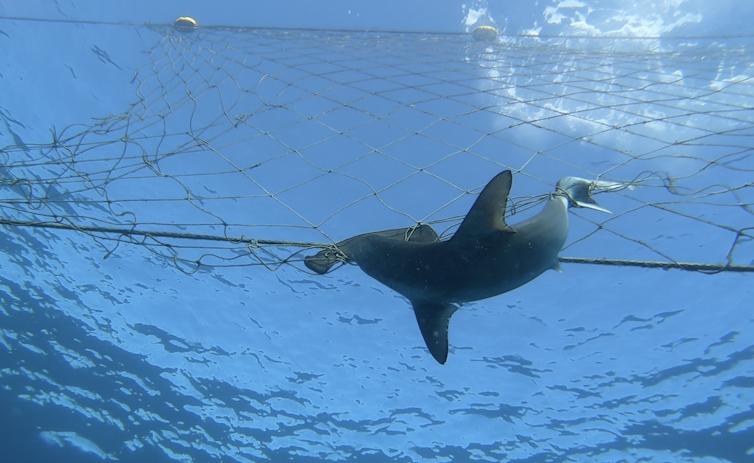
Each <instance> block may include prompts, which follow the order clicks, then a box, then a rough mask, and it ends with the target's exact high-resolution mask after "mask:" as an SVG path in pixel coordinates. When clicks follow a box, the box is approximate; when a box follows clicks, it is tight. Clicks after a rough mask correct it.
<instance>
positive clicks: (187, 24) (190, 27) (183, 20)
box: [173, 16, 199, 32]
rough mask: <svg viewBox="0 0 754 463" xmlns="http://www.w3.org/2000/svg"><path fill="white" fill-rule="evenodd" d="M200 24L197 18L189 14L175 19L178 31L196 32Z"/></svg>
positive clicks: (174, 24) (174, 25) (174, 23)
mask: <svg viewBox="0 0 754 463" xmlns="http://www.w3.org/2000/svg"><path fill="white" fill-rule="evenodd" d="M198 26H199V25H198V24H197V23H196V20H195V19H194V18H190V17H188V16H181V17H180V18H178V19H176V20H175V21H173V27H175V28H176V29H178V31H180V32H194V30H195V29H196V28H197V27H198Z"/></svg>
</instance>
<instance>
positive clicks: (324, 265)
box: [304, 224, 440, 275]
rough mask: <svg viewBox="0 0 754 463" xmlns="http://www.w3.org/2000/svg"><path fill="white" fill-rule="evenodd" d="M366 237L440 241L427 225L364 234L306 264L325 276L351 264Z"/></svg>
mask: <svg viewBox="0 0 754 463" xmlns="http://www.w3.org/2000/svg"><path fill="white" fill-rule="evenodd" d="M364 236H381V237H383V238H389V239H396V240H402V241H416V242H422V243H434V242H435V241H439V240H440V238H439V237H438V236H437V232H435V230H434V229H433V228H432V227H431V226H429V225H425V224H422V225H419V226H418V227H408V228H394V229H392V230H383V231H378V232H371V233H364V234H361V235H356V236H354V237H351V238H348V239H346V240H343V241H341V242H339V243H338V244H336V245H335V246H334V247H329V248H327V249H323V250H321V251H319V252H318V253H317V254H315V255H313V256H308V257H305V258H304V264H305V265H306V266H307V268H309V270H311V271H312V272H315V273H318V274H320V275H324V274H325V273H327V272H329V271H330V269H331V268H332V266H333V265H335V264H337V263H338V262H344V263H346V262H349V261H350V254H351V250H352V247H353V246H354V244H355V243H356V242H357V241H358V240H359V239H360V238H362V237H364Z"/></svg>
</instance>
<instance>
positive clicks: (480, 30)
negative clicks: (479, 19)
mask: <svg viewBox="0 0 754 463" xmlns="http://www.w3.org/2000/svg"><path fill="white" fill-rule="evenodd" d="M471 34H472V35H473V36H474V38H475V39H477V40H479V41H480V42H494V41H495V39H497V28H495V27H493V26H478V27H476V28H474V31H473V32H472V33H471Z"/></svg>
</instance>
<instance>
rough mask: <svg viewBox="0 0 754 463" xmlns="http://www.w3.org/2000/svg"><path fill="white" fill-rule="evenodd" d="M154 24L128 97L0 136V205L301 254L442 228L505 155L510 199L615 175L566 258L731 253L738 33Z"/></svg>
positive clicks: (745, 127)
mask: <svg viewBox="0 0 754 463" xmlns="http://www.w3.org/2000/svg"><path fill="white" fill-rule="evenodd" d="M160 32H161V34H162V39H161V40H160V41H159V43H157V44H156V45H155V46H154V48H153V49H152V50H150V52H149V56H150V57H151V63H149V64H148V65H146V66H144V67H142V68H141V69H138V70H137V71H136V73H135V75H134V76H135V77H134V82H133V85H134V87H135V89H136V92H135V95H134V103H133V105H132V106H131V107H129V108H127V109H126V110H125V111H124V112H122V113H120V114H116V115H110V116H107V117H105V118H102V119H98V120H96V122H95V123H93V124H88V125H79V126H71V127H67V128H65V129H63V130H56V131H54V132H53V141H52V142H45V143H40V144H38V145H35V146H32V145H28V146H24V147H19V146H15V145H11V146H6V147H4V148H2V152H1V154H0V162H1V163H2V166H1V167H0V174H1V175H2V185H1V186H2V187H1V188H0V201H2V208H0V211H1V212H0V220H1V221H2V223H4V224H6V225H8V226H32V227H36V226H43V227H48V228H61V229H68V230H74V231H75V232H77V233H81V234H87V235H90V236H91V237H92V238H93V239H94V240H96V241H97V242H98V243H100V244H101V245H102V246H103V247H104V252H105V254H109V253H111V252H113V251H114V250H116V249H117V247H118V246H119V245H120V244H122V243H124V242H127V243H135V244H138V245H141V246H146V247H148V248H149V249H151V250H152V251H154V252H155V253H157V254H159V255H162V256H166V257H167V258H169V259H172V260H173V261H174V262H175V263H176V264H177V265H178V266H179V268H181V269H184V270H187V271H192V270H195V269H196V268H199V267H198V266H200V265H211V266H218V265H265V266H267V267H269V268H271V269H275V268H278V267H279V266H280V265H281V264H283V263H289V264H293V265H296V266H297V267H299V268H303V267H302V266H301V265H300V261H301V260H302V258H303V256H304V255H307V254H311V252H309V251H310V250H312V249H314V248H317V247H321V246H326V245H331V244H332V243H334V242H337V241H338V240H342V239H344V238H347V237H349V236H350V235H353V234H355V233H363V232H368V231H373V230H381V229H387V228H397V227H408V226H411V225H415V224H417V223H429V224H433V226H435V227H436V228H437V229H438V231H439V232H443V233H444V236H446V237H447V236H449V235H450V234H451V233H452V231H453V225H454V224H456V225H457V224H458V223H459V221H460V219H461V218H462V217H463V215H464V214H465V212H466V211H467V210H468V207H469V206H470V204H471V203H472V201H473V194H474V193H478V192H479V191H480V188H481V187H483V186H484V184H485V183H486V182H487V181H488V180H489V179H490V178H491V177H492V176H493V175H494V174H496V173H497V172H499V171H501V170H503V169H506V168H510V169H512V170H513V171H514V172H515V175H514V186H513V195H514V196H515V197H514V198H513V201H511V208H510V209H511V210H510V211H509V213H514V212H515V213H516V214H522V217H523V216H525V214H526V213H527V209H529V207H530V206H531V207H532V209H531V210H532V211H534V210H536V207H534V206H536V205H537V203H538V202H541V201H542V200H544V199H545V198H546V197H547V196H546V194H547V193H548V192H550V191H552V190H553V185H554V184H555V183H556V182H557V180H558V179H559V178H560V177H563V176H567V175H575V176H580V177H584V178H588V179H592V178H594V179H597V178H600V179H604V180H611V181H618V182H623V183H625V184H626V185H629V184H630V185H632V186H633V188H632V189H625V190H622V191H619V192H612V193H609V194H606V195H604V196H599V197H597V198H596V199H597V200H598V201H599V202H600V203H601V204H602V205H604V206H606V207H608V208H609V209H611V210H612V212H613V213H614V214H613V215H606V214H600V213H594V212H593V211H590V212H580V211H575V215H572V217H573V220H572V225H571V232H570V236H571V239H570V241H569V245H568V246H567V247H566V249H565V250H564V251H563V253H562V256H565V258H568V257H572V258H574V259H573V260H574V261H578V259H579V258H583V259H586V260H588V259H607V261H605V262H610V261H612V262H613V263H615V262H618V263H620V262H623V261H626V260H633V261H652V262H663V263H671V264H673V263H681V262H689V263H693V264H699V265H701V264H717V265H721V266H727V267H728V268H737V269H739V270H742V269H743V270H747V269H748V270H750V269H751V268H752V267H751V266H752V262H753V261H754V247H752V245H751V239H752V234H753V233H754V232H753V230H754V214H753V211H752V203H753V202H754V184H753V183H752V180H753V179H754V178H753V177H752V171H753V170H754V162H753V160H752V146H754V117H752V107H754V85H753V84H754V81H753V80H752V78H751V77H750V76H751V75H754V74H752V72H754V70H753V69H752V64H753V63H752V56H754V53H753V50H752V49H751V40H750V39H749V38H739V39H735V40H733V39H726V40H725V41H724V42H719V41H716V40H714V39H711V38H707V39H703V38H685V39H674V40H670V41H668V40H658V39H642V40H638V39H626V38H611V39H607V38H602V39H595V38H591V39H585V38H551V39H543V38H535V37H512V38H502V39H500V41H499V42H498V43H494V44H488V43H481V42H477V41H474V40H473V38H472V37H470V36H467V35H460V34H422V33H390V32H385V33H377V32H372V33H369V32H349V31H311V30H309V31H301V30H290V31H282V30H227V29H211V28H210V29H200V30H198V31H196V32H194V33H192V34H181V33H178V32H175V31H173V30H170V29H167V28H165V29H160ZM515 221H516V220H515V218H514V219H511V221H509V223H515ZM736 266H737V267H736ZM695 268H697V269H699V268H701V267H695ZM720 268H722V267H720Z"/></svg>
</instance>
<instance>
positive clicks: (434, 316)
mask: <svg viewBox="0 0 754 463" xmlns="http://www.w3.org/2000/svg"><path fill="white" fill-rule="evenodd" d="M412 305H413V306H414V314H415V315H416V321H417V322H419V330H421V332H422V337H423V338H424V343H425V344H426V345H427V349H429V352H430V353H431V354H432V357H434V358H435V360H437V361H438V362H439V363H440V364H441V365H444V364H445V361H446V360H448V325H449V324H450V317H452V316H453V314H454V313H455V311H456V310H458V307H457V306H456V305H455V304H451V303H449V302H445V303H438V302H424V301H422V302H412Z"/></svg>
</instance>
